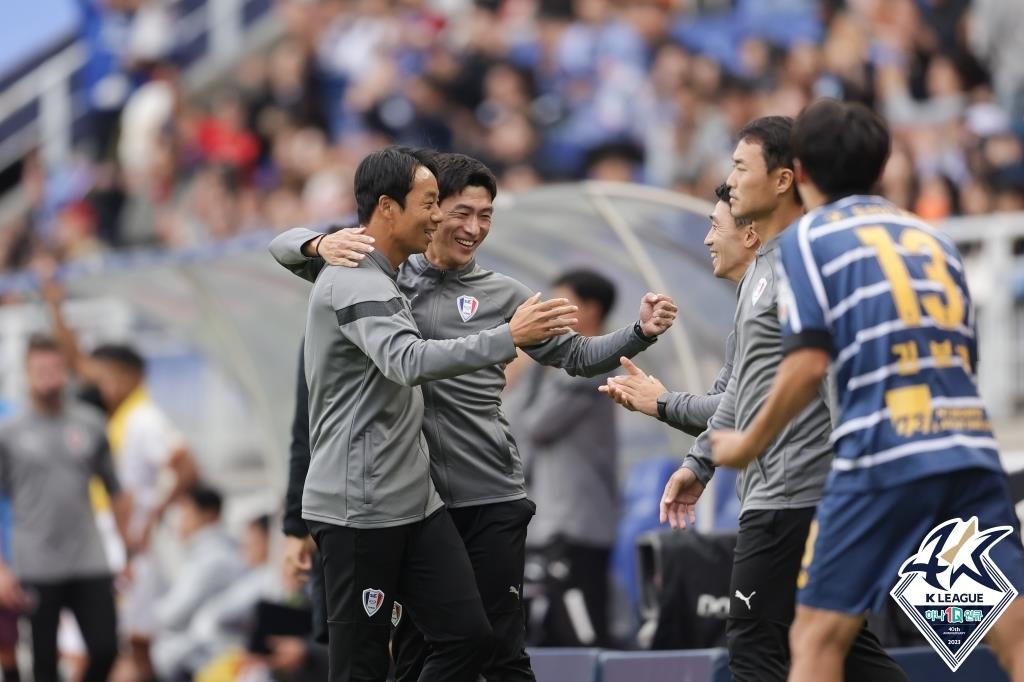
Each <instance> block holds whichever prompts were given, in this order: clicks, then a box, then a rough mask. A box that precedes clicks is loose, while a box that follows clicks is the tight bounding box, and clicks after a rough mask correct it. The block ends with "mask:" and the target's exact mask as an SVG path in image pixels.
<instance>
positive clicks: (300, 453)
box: [283, 347, 309, 537]
mask: <svg viewBox="0 0 1024 682" xmlns="http://www.w3.org/2000/svg"><path fill="white" fill-rule="evenodd" d="M304 360H305V358H304V354H303V349H302V348H301V347H300V348H299V370H298V380H297V381H296V384H295V414H294V415H293V416H292V441H291V446H290V447H289V454H288V492H287V493H285V500H284V524H283V527H284V528H283V529H284V534H285V535H291V536H294V537H306V536H307V535H309V529H308V528H306V522H305V521H303V520H302V488H303V487H304V486H305V484H306V473H307V472H309V387H308V386H307V385H306V370H305V361H304Z"/></svg>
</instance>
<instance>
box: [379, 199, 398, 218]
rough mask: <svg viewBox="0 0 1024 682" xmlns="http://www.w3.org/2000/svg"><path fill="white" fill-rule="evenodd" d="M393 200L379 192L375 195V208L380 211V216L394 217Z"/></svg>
mask: <svg viewBox="0 0 1024 682" xmlns="http://www.w3.org/2000/svg"><path fill="white" fill-rule="evenodd" d="M396 208H397V206H395V200H394V199H392V198H391V197H389V196H388V195H387V194H381V195H380V196H379V197H377V210H378V211H379V212H380V215H381V217H382V218H387V219H389V220H390V219H391V218H394V217H395V209H396Z"/></svg>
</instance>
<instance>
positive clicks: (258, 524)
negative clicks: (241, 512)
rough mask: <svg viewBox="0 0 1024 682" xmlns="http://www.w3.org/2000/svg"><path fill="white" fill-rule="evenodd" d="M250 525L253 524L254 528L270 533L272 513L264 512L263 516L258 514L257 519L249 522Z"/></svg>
mask: <svg viewBox="0 0 1024 682" xmlns="http://www.w3.org/2000/svg"><path fill="white" fill-rule="evenodd" d="M249 525H250V526H252V527H253V528H258V529H259V530H260V531H262V532H263V533H267V534H269V533H270V515H269V514H263V515H262V516H257V517H256V518H255V519H253V520H252V521H250V522H249Z"/></svg>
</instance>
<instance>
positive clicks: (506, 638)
mask: <svg viewBox="0 0 1024 682" xmlns="http://www.w3.org/2000/svg"><path fill="white" fill-rule="evenodd" d="M437 163H438V172H439V175H438V181H439V183H438V184H439V190H440V191H439V195H440V202H441V203H440V207H441V215H442V217H441V222H440V226H439V227H438V230H437V233H436V234H435V235H434V239H433V240H432V241H431V243H430V245H429V246H428V247H427V249H426V253H425V254H422V255H420V254H417V255H413V256H412V257H411V258H410V259H409V260H408V262H406V263H405V264H404V265H403V266H402V267H401V269H400V270H399V272H398V275H397V276H398V280H397V282H398V286H399V287H400V288H401V290H402V291H403V292H405V294H406V295H407V296H408V297H409V299H410V303H411V306H412V314H413V317H414V318H415V320H416V324H417V325H418V328H419V331H420V333H421V334H422V335H423V337H424V338H427V339H452V338H456V337H459V336H462V335H465V334H471V333H474V332H483V333H488V332H487V331H486V330H490V329H493V328H494V327H498V326H501V325H503V324H505V323H506V321H507V320H508V319H509V318H510V317H511V316H512V315H513V313H514V311H515V310H516V308H517V306H519V305H521V304H523V302H524V301H527V302H528V301H530V300H532V298H531V294H532V292H531V291H530V289H528V288H527V287H526V286H524V285H523V284H521V283H519V282H517V281H516V280H514V279H512V278H510V277H507V276H505V275H502V274H499V273H496V272H492V271H490V270H486V269H484V268H482V267H480V266H479V265H478V264H477V262H476V260H475V256H476V250H477V249H478V248H479V247H480V245H481V244H482V243H483V241H484V239H486V237H487V235H488V233H489V232H490V229H491V217H492V214H493V200H494V197H495V196H496V194H497V182H496V180H495V178H494V175H493V174H492V173H491V171H490V170H489V169H488V168H487V167H486V166H485V165H484V164H482V163H480V162H479V161H477V160H476V159H473V158H470V157H468V156H464V155H461V154H442V155H438V157H437ZM371 242H372V244H373V246H370V244H371ZM318 249H319V255H321V256H325V257H326V259H327V262H328V263H334V264H348V265H351V264H352V263H359V264H360V267H362V265H363V264H364V263H366V262H367V261H368V260H372V259H374V258H376V257H377V256H378V253H379V251H380V249H381V242H380V239H379V237H377V235H375V234H369V231H367V234H353V233H352V232H351V231H341V232H336V233H334V234H331V235H326V236H322V235H320V234H319V233H317V232H313V231H311V230H307V229H304V228H294V229H292V230H289V231H287V232H285V233H283V234H282V235H280V236H278V237H277V238H276V239H275V240H274V242H273V243H272V244H271V251H272V252H273V253H274V255H275V257H276V258H277V259H278V262H280V263H281V264H282V265H285V266H286V267H288V268H289V269H291V270H292V271H293V272H295V273H296V274H299V275H301V276H304V277H307V278H315V277H316V273H317V272H318V270H319V269H320V268H321V267H322V266H323V263H324V261H323V260H322V259H320V258H316V256H317V250H318ZM311 257H312V258H311ZM334 270H342V268H334ZM321 279H322V277H321ZM318 284H319V282H318ZM676 312H677V310H676V307H675V305H674V304H673V303H672V302H671V300H670V299H668V297H665V296H655V295H654V294H647V295H646V296H644V298H643V299H642V300H641V305H640V313H639V321H638V322H636V323H635V324H632V325H628V326H625V327H623V328H621V329H619V330H617V331H614V332H611V333H610V334H605V335H603V336H597V337H585V336H580V335H579V334H575V333H572V334H566V335H565V336H558V337H554V338H552V339H549V340H547V341H545V342H543V343H538V344H536V345H532V346H525V347H523V350H524V352H526V353H527V354H529V355H530V356H531V357H532V358H533V359H535V360H537V361H538V362H541V363H542V364H546V365H553V366H557V367H561V368H563V369H565V370H566V371H567V372H569V373H570V374H573V375H586V376H593V375H595V374H601V373H604V372H607V371H609V370H610V369H612V368H614V367H615V366H616V365H617V364H618V358H619V357H620V356H623V355H625V356H633V355H636V354H637V353H639V352H640V351H642V350H644V349H645V348H647V347H649V346H650V345H651V343H653V342H654V340H655V337H657V336H658V335H659V334H661V333H663V332H664V331H665V330H666V329H668V327H669V326H670V325H671V323H672V321H673V320H674V319H675V316H676ZM507 360H508V358H503V359H501V360H500V361H495V362H494V363H492V364H491V365H489V366H487V367H483V368H481V369H479V370H477V371H475V372H472V373H469V374H464V375H462V376H459V377H453V378H449V379H445V380H443V381H433V382H431V383H428V384H424V386H423V398H424V403H425V412H424V420H423V432H424V435H425V437H426V440H427V443H428V444H429V448H430V455H431V457H430V463H431V473H432V477H433V480H434V483H435V484H436V486H437V489H438V492H439V493H440V495H441V498H442V499H443V500H444V502H445V504H446V505H447V506H448V507H449V510H450V513H451V516H452V518H453V519H454V521H455V525H456V526H457V528H458V530H459V533H460V535H461V536H462V540H463V542H464V543H465V545H466V549H467V551H468V553H469V557H470V561H471V562H472V564H473V570H474V572H475V576H476V586H477V587H478V588H479V591H480V594H481V597H482V598H483V601H484V607H485V609H486V611H487V616H488V618H489V620H490V624H491V627H492V628H493V630H494V634H495V636H494V639H493V642H494V644H495V647H496V648H495V651H494V655H493V658H492V659H491V660H490V662H489V663H488V664H487V666H486V667H485V669H484V675H485V677H488V678H489V679H501V680H533V679H534V676H533V672H532V670H531V667H530V659H529V656H528V655H527V653H526V650H525V648H524V643H523V642H524V623H523V613H522V607H521V605H520V603H519V594H520V593H521V588H522V581H523V564H524V560H525V543H526V527H527V524H528V523H529V521H530V518H531V517H532V516H533V511H534V507H533V503H532V502H530V501H529V500H528V499H526V486H525V482H524V478H523V467H522V461H521V460H520V457H519V451H518V449H517V447H516V444H515V441H514V439H513V438H512V434H511V431H510V429H509V425H508V420H507V419H506V417H505V415H504V413H503V411H502V409H501V392H502V389H503V388H504V386H505V372H504V369H505V364H506V361H507ZM309 480H312V476H310V477H309ZM404 596H405V595H404V594H403V597H404ZM403 603H404V600H403ZM396 615H397V614H396ZM398 624H399V628H398V633H397V635H396V640H395V651H396V658H397V663H398V669H397V674H398V678H399V679H400V680H412V679H416V678H417V675H418V674H419V670H420V668H421V667H422V666H423V662H424V660H427V659H426V657H427V655H428V654H429V650H430V647H425V646H423V644H422V642H421V641H420V640H419V636H418V634H417V633H416V632H415V630H413V629H410V628H408V627H407V625H408V623H406V621H405V619H404V618H401V619H399V620H398ZM417 624H418V623H417ZM424 634H428V633H426V632H424ZM428 639H429V637H428Z"/></svg>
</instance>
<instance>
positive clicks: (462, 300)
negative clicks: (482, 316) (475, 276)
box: [455, 296, 480, 322]
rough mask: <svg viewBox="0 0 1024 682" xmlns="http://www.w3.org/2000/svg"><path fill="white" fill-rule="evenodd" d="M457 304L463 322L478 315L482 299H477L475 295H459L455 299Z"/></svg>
mask: <svg viewBox="0 0 1024 682" xmlns="http://www.w3.org/2000/svg"><path fill="white" fill-rule="evenodd" d="M455 305H456V306H458V308H459V316H460V317H461V318H462V321H463V322H469V321H470V320H471V319H473V316H474V315H476V311H477V308H479V307H480V301H478V300H476V297H475V296H459V297H458V298H457V299H455Z"/></svg>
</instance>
